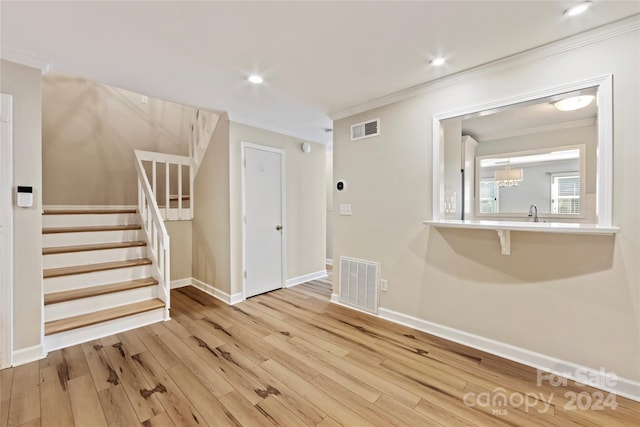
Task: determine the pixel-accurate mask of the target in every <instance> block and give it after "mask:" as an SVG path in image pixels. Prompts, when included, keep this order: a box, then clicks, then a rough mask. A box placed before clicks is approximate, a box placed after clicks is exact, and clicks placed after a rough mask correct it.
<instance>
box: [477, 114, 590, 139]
mask: <svg viewBox="0 0 640 427" xmlns="http://www.w3.org/2000/svg"><path fill="white" fill-rule="evenodd" d="M595 124H596V119H595V118H590V119H582V120H574V121H571V122H563V123H554V124H551V125H545V126H538V127H533V128H528V129H518V130H513V131H504V132H500V133H493V134H486V135H478V137H477V138H476V137H475V136H474V137H473V139H475V140H476V141H478V142H486V141H494V140H496V139H504V138H513V137H516V136H524V135H533V134H537V133H545V132H553V131H557V130H564V129H573V128H579V127H585V126H595Z"/></svg>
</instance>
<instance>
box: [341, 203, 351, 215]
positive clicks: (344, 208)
mask: <svg viewBox="0 0 640 427" xmlns="http://www.w3.org/2000/svg"><path fill="white" fill-rule="evenodd" d="M340 215H351V204H341V205H340Z"/></svg>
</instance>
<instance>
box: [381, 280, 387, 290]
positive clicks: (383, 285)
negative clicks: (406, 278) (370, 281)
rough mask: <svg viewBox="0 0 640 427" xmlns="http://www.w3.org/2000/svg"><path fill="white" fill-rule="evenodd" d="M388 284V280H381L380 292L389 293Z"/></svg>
mask: <svg viewBox="0 0 640 427" xmlns="http://www.w3.org/2000/svg"><path fill="white" fill-rule="evenodd" d="M388 289H389V288H388V284H387V280H386V279H380V290H381V291H382V292H387V290H388Z"/></svg>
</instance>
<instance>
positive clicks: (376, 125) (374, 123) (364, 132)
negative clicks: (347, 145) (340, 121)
mask: <svg viewBox="0 0 640 427" xmlns="http://www.w3.org/2000/svg"><path fill="white" fill-rule="evenodd" d="M378 135H380V119H375V120H369V121H366V122H362V123H356V124H355V125H351V140H352V141H357V140H359V139H363V138H370V137H372V136H378Z"/></svg>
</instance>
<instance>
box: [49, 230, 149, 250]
mask: <svg viewBox="0 0 640 427" xmlns="http://www.w3.org/2000/svg"><path fill="white" fill-rule="evenodd" d="M134 240H142V231H141V230H118V231H91V232H80V233H52V234H43V235H42V247H43V248H51V247H57V246H75V245H94V244H99V243H116V242H131V241H134Z"/></svg>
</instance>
